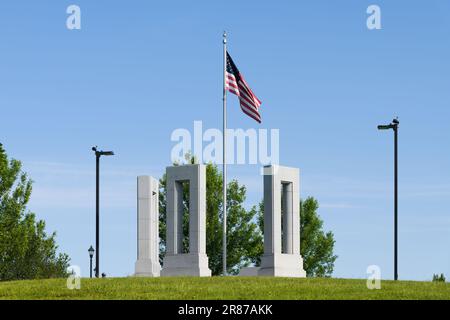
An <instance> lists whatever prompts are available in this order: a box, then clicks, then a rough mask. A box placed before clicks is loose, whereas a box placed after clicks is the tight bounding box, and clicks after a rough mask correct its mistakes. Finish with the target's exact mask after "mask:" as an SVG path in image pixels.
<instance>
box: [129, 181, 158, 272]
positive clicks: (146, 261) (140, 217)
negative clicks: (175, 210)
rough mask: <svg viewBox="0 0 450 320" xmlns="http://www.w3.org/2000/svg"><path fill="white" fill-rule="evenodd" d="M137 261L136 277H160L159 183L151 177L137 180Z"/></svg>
mask: <svg viewBox="0 0 450 320" xmlns="http://www.w3.org/2000/svg"><path fill="white" fill-rule="evenodd" d="M137 195H138V196H137V208H138V210H137V211H138V212H137V256H138V257H137V261H136V265H135V276H138V277H159V275H160V271H161V266H160V264H159V206H158V201H159V199H158V195H159V182H158V180H157V179H155V178H153V177H149V176H140V177H138V179H137Z"/></svg>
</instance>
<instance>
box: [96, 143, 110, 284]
mask: <svg viewBox="0 0 450 320" xmlns="http://www.w3.org/2000/svg"><path fill="white" fill-rule="evenodd" d="M92 151H94V152H95V164H96V194H95V211H96V214H95V277H96V278H99V277H100V157H101V156H113V155H114V152H113V151H99V150H98V149H97V146H95V147H92Z"/></svg>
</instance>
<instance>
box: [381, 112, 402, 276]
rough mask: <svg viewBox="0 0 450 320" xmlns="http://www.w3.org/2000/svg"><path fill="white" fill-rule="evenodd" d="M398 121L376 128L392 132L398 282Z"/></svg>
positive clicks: (395, 257)
mask: <svg viewBox="0 0 450 320" xmlns="http://www.w3.org/2000/svg"><path fill="white" fill-rule="evenodd" d="M399 124H400V122H399V121H398V119H397V118H396V119H394V120H392V122H391V123H390V124H388V125H381V126H378V130H390V129H392V130H394V279H395V280H396V281H397V280H398V125H399Z"/></svg>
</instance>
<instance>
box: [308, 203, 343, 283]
mask: <svg viewBox="0 0 450 320" xmlns="http://www.w3.org/2000/svg"><path fill="white" fill-rule="evenodd" d="M317 209H319V203H318V202H317V200H315V199H314V198H312V197H309V198H307V199H306V200H305V201H300V252H301V255H302V257H303V264H304V268H305V271H306V274H307V276H308V277H330V276H331V274H332V273H333V269H334V262H335V261H336V259H337V256H336V255H334V254H333V249H334V244H335V242H336V241H335V240H334V235H333V232H331V231H329V232H327V233H325V232H324V231H323V230H322V229H323V220H322V219H321V218H320V216H319V215H318V214H317Z"/></svg>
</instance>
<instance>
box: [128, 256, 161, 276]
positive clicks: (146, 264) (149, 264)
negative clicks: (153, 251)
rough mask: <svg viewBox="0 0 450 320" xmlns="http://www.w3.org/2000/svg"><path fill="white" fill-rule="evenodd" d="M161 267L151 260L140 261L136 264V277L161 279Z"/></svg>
mask: <svg viewBox="0 0 450 320" xmlns="http://www.w3.org/2000/svg"><path fill="white" fill-rule="evenodd" d="M160 272H161V266H160V265H159V263H155V262H154V261H152V260H150V259H146V260H138V261H136V264H135V274H134V276H135V277H159V275H160Z"/></svg>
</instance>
